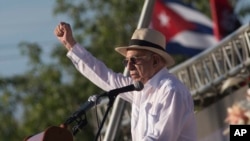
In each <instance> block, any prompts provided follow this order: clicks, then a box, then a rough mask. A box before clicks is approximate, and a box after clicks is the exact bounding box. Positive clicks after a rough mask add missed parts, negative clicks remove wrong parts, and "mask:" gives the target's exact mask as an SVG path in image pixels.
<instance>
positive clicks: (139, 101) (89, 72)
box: [67, 44, 197, 141]
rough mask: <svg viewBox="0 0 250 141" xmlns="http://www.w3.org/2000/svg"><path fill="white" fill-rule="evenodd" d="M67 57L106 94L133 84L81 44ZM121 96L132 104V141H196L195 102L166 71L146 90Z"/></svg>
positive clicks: (150, 81)
mask: <svg viewBox="0 0 250 141" xmlns="http://www.w3.org/2000/svg"><path fill="white" fill-rule="evenodd" d="M67 56H68V57H69V58H70V59H71V60H72V62H73V64H74V65H75V67H76V68H77V69H78V71H79V72H81V73H82V74H83V75H84V76H85V77H87V78H88V79H89V80H90V81H92V82H93V83H94V84H95V85H97V86H98V87H100V88H102V89H103V90H105V91H109V90H112V89H115V88H120V87H124V86H127V85H130V84H132V83H133V80H132V79H131V78H130V77H126V76H124V75H123V74H122V73H115V72H113V71H112V70H111V69H109V68H107V67H106V66H105V65H104V64H103V63H102V62H101V61H99V60H97V59H96V58H95V57H93V56H92V55H91V54H90V53H89V52H87V51H86V49H84V48H83V47H82V46H80V45H79V44H76V45H75V46H74V47H73V49H72V50H71V51H69V52H68V54H67ZM119 96H120V97H121V98H123V99H124V100H126V101H128V102H130V103H131V104H132V114H131V133H132V139H133V141H196V140H197V139H196V122H195V117H194V111H193V110H194V109H193V99H192V97H191V95H190V93H189V91H188V89H187V88H186V87H185V86H184V85H183V84H182V83H181V82H180V81H179V80H178V79H176V77H174V76H173V75H172V74H170V73H169V72H168V70H167V69H166V68H164V69H162V70H160V71H159V72H158V73H157V74H156V75H155V76H154V77H153V78H151V79H150V80H149V81H148V82H147V83H146V84H144V89H143V90H141V91H132V92H127V93H123V94H120V95H119Z"/></svg>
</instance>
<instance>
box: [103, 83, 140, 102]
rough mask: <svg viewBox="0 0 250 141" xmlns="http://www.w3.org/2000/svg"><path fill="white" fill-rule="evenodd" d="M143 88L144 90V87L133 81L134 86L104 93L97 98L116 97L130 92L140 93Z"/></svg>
mask: <svg viewBox="0 0 250 141" xmlns="http://www.w3.org/2000/svg"><path fill="white" fill-rule="evenodd" d="M143 88H144V86H143V84H142V82H140V81H135V82H134V84H131V85H128V86H125V87H121V88H117V89H113V90H110V91H108V92H105V93H103V94H101V95H99V96H98V98H99V97H104V96H111V97H116V96H117V95H118V94H120V93H125V92H130V91H140V90H142V89H143Z"/></svg>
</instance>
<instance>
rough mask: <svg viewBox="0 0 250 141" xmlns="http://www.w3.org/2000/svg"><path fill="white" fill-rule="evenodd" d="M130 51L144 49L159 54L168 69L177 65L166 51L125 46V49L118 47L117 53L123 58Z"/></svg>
mask: <svg viewBox="0 0 250 141" xmlns="http://www.w3.org/2000/svg"><path fill="white" fill-rule="evenodd" d="M128 49H143V50H149V51H152V52H154V53H156V54H159V55H160V56H161V57H162V58H163V59H164V60H165V62H166V67H170V66H172V65H174V64H175V61H174V59H173V58H172V57H171V56H170V55H169V54H168V53H167V52H166V51H163V50H160V49H157V48H152V47H143V46H124V47H116V48H115V51H117V52H118V53H120V54H121V55H123V56H126V53H127V50H128Z"/></svg>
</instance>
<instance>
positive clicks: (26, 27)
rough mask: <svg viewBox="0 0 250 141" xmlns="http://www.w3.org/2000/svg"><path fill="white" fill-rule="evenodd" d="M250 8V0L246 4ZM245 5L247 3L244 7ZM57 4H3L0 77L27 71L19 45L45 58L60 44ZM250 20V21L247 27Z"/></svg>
mask: <svg viewBox="0 0 250 141" xmlns="http://www.w3.org/2000/svg"><path fill="white" fill-rule="evenodd" d="M243 1H245V2H246V3H248V4H249V1H248V0H243ZM242 4H243V5H244V4H245V3H242ZM54 5H55V2H54V1H53V0H41V1H32V0H22V1H17V0H1V1H0V19H1V22H0V66H1V67H0V76H11V75H15V74H19V73H22V72H24V71H25V68H26V67H27V60H26V58H25V57H23V56H21V55H20V50H19V48H18V43H20V42H21V41H28V42H36V43H38V44H39V45H41V46H42V47H43V50H44V51H45V53H44V54H45V56H46V55H49V54H50V53H49V52H50V48H51V47H52V45H53V44H55V43H58V40H57V39H56V37H55V36H54V34H53V30H54V28H55V26H56V25H57V24H58V23H59V22H60V21H67V19H66V18H65V17H62V16H60V17H54V16H53V14H52V10H53V7H54ZM248 21H249V18H248V19H246V21H245V22H246V23H247V22H248Z"/></svg>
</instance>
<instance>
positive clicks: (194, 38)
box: [171, 31, 218, 49]
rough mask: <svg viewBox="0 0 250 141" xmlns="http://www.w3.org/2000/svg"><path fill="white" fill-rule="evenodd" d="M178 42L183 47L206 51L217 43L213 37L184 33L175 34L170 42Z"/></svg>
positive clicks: (189, 32)
mask: <svg viewBox="0 0 250 141" xmlns="http://www.w3.org/2000/svg"><path fill="white" fill-rule="evenodd" d="M172 41H173V42H178V43H180V44H182V45H183V46H187V47H192V48H196V49H207V48H208V47H212V46H214V45H215V44H217V43H218V41H217V40H216V39H215V37H214V36H212V35H209V34H204V33H197V32H191V31H184V32H181V33H179V34H177V35H176V36H175V37H174V38H173V39H171V42H172Z"/></svg>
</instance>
